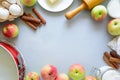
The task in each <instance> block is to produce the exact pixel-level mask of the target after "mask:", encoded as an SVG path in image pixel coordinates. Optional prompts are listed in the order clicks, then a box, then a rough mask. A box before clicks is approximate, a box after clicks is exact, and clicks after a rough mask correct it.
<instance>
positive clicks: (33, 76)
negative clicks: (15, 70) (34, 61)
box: [25, 72, 40, 80]
mask: <svg viewBox="0 0 120 80" xmlns="http://www.w3.org/2000/svg"><path fill="white" fill-rule="evenodd" d="M25 80H40V77H39V75H38V74H37V73H36V72H30V73H28V74H27V76H26V77H25Z"/></svg>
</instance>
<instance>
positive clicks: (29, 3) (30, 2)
mask: <svg viewBox="0 0 120 80" xmlns="http://www.w3.org/2000/svg"><path fill="white" fill-rule="evenodd" d="M21 2H22V3H23V4H24V5H25V6H27V7H32V6H34V5H35V4H36V2H37V0H21Z"/></svg>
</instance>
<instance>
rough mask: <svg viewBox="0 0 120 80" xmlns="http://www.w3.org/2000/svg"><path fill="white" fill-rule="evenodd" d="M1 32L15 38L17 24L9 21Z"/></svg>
mask: <svg viewBox="0 0 120 80" xmlns="http://www.w3.org/2000/svg"><path fill="white" fill-rule="evenodd" d="M2 33H3V35H4V36H6V37H7V38H15V37H16V36H18V34H19V29H18V27H17V25H15V24H13V23H9V24H7V25H5V26H4V27H3V29H2Z"/></svg>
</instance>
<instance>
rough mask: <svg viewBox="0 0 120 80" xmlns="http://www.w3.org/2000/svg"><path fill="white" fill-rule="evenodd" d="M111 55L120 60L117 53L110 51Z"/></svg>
mask: <svg viewBox="0 0 120 80" xmlns="http://www.w3.org/2000/svg"><path fill="white" fill-rule="evenodd" d="M110 55H111V56H112V57H115V58H120V56H119V55H118V54H117V53H116V52H115V51H110Z"/></svg>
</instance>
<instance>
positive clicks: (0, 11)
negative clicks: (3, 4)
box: [0, 8, 9, 19]
mask: <svg viewBox="0 0 120 80" xmlns="http://www.w3.org/2000/svg"><path fill="white" fill-rule="evenodd" d="M8 16H9V11H8V10H7V9H5V8H0V19H7V18H8Z"/></svg>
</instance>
